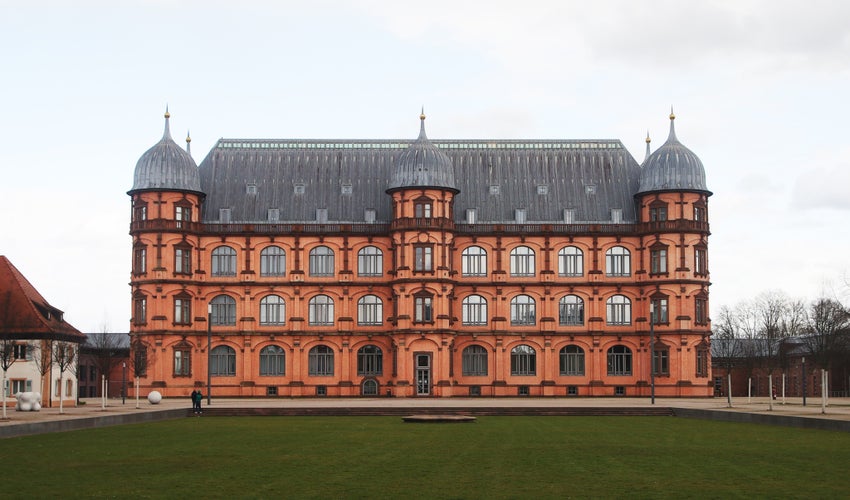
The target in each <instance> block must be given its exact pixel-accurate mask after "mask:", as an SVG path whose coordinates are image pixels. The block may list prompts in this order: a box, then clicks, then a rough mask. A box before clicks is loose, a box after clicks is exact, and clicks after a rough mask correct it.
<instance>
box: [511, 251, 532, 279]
mask: <svg viewBox="0 0 850 500" xmlns="http://www.w3.org/2000/svg"><path fill="white" fill-rule="evenodd" d="M511 276H519V277H522V276H534V250H532V249H531V248H529V247H526V246H519V247H516V248H514V249H513V250H511Z"/></svg>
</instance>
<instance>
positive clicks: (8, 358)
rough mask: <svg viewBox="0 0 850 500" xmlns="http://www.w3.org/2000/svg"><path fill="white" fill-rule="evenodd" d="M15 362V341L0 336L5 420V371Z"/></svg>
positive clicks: (0, 366) (0, 362)
mask: <svg viewBox="0 0 850 500" xmlns="http://www.w3.org/2000/svg"><path fill="white" fill-rule="evenodd" d="M14 362H15V341H14V340H12V339H11V338H9V337H0V368H2V370H3V388H2V392H0V394H2V396H3V400H2V405H3V420H6V418H7V417H6V371H7V370H8V369H9V368H10V367H11V366H12V363H14Z"/></svg>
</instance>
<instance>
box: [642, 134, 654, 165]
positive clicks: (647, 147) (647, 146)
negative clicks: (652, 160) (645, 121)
mask: <svg viewBox="0 0 850 500" xmlns="http://www.w3.org/2000/svg"><path fill="white" fill-rule="evenodd" d="M650 142H652V139H650V138H649V130H647V131H646V156H645V157H644V158H643V162H644V163H646V160H647V159H648V158H649V143H650Z"/></svg>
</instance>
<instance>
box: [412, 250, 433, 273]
mask: <svg viewBox="0 0 850 500" xmlns="http://www.w3.org/2000/svg"><path fill="white" fill-rule="evenodd" d="M413 250H414V257H415V261H414V270H416V271H433V269H434V262H433V254H434V247H433V246H432V245H416V246H414V247H413Z"/></svg>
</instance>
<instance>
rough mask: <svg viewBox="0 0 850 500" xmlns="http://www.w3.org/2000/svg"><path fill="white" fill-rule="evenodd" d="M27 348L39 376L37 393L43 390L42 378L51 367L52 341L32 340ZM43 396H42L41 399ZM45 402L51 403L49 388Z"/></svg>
mask: <svg viewBox="0 0 850 500" xmlns="http://www.w3.org/2000/svg"><path fill="white" fill-rule="evenodd" d="M29 348H30V349H32V362H33V363H34V364H35V368H36V369H37V370H38V374H39V375H40V378H39V385H38V387H39V392H41V391H42V390H43V389H44V376H45V375H47V372H49V371H50V368H51V367H52V366H53V339H44V340H33V341H31V342H30V343H29ZM44 396H45V395H44V394H42V398H43V397H44ZM47 401H48V402H49V403H52V401H53V400H52V398H51V397H50V387H49V386H48V389H47Z"/></svg>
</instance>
